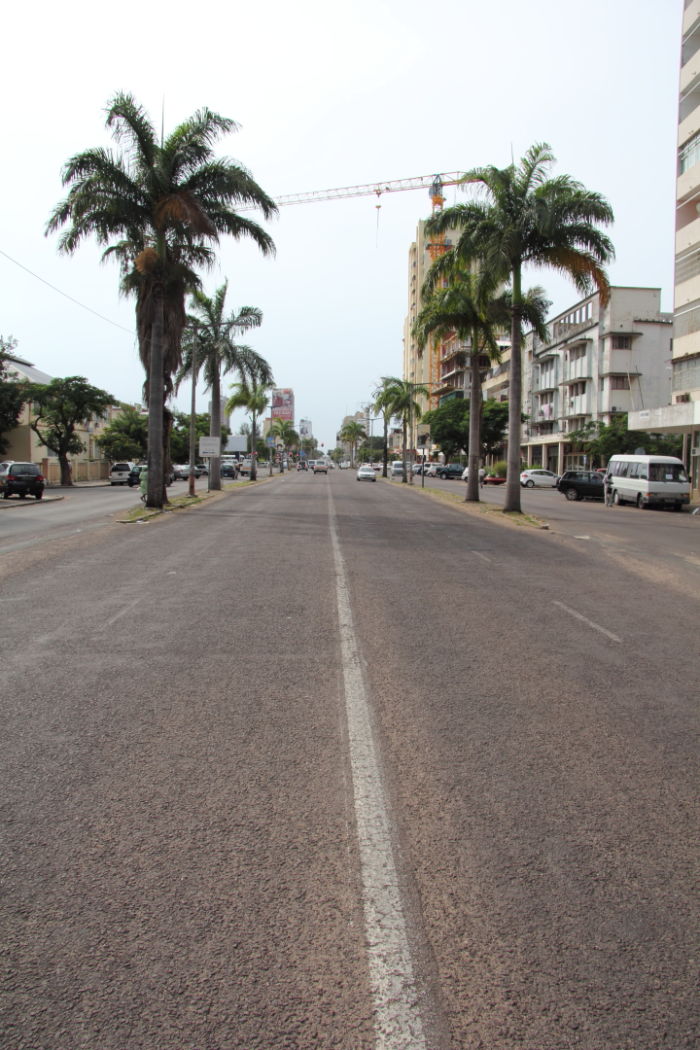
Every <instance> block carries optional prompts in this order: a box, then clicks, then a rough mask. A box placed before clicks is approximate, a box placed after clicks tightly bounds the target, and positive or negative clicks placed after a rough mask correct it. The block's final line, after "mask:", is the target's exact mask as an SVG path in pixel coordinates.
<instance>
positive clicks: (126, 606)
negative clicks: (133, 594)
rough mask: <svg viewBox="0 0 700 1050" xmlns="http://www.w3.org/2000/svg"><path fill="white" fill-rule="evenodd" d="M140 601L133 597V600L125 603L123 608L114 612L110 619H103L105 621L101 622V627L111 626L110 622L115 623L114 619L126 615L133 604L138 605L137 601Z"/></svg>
mask: <svg viewBox="0 0 700 1050" xmlns="http://www.w3.org/2000/svg"><path fill="white" fill-rule="evenodd" d="M140 601H141V599H140V598H134V600H133V602H129V604H128V605H125V606H124V608H123V609H120V610H119V612H118V613H115V614H114V616H113V617H112V619H111V620H106V621H105V622H104V623H103V624H102V627H111V626H112V624H113V623H116V621H117V620H118V619H119V618H120V617H122V616H125V615H126V613H128V612H131V610H132V609H133V608H134V606H135V605H138V603H139V602H140Z"/></svg>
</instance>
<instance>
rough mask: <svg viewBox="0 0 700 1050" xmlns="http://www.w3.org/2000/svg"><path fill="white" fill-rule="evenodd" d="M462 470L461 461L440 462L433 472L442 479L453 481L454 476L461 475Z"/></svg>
mask: <svg viewBox="0 0 700 1050" xmlns="http://www.w3.org/2000/svg"><path fill="white" fill-rule="evenodd" d="M463 470H464V467H463V466H462V464H461V463H442V464H440V465H439V466H438V468H437V470H436V471H435V473H436V475H437V477H439V478H442V479H443V481H454V480H455V479H456V478H461V477H462V472H463Z"/></svg>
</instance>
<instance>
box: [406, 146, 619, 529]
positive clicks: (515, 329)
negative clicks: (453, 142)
mask: <svg viewBox="0 0 700 1050" xmlns="http://www.w3.org/2000/svg"><path fill="white" fill-rule="evenodd" d="M554 159H555V158H554V156H553V154H552V152H551V150H550V147H549V146H548V145H547V144H546V143H541V144H536V145H534V146H532V147H531V148H530V149H529V150H528V152H527V153H526V154H525V156H524V157H523V158H522V159H521V161H520V162H519V164H518V165H516V164H515V163H513V164H511V165H509V167H507V168H496V167H494V166H488V167H479V168H473V169H472V170H471V171H469V172H467V174H466V175H465V176H464V179H463V182H464V183H465V184H467V185H472V184H474V185H477V186H478V187H480V188H481V189H482V190H483V191H484V192H485V195H486V199H485V200H472V201H470V202H469V203H467V204H458V205H456V206H454V207H452V208H445V209H444V210H443V211H442V212H439V213H438V214H436V215H434V216H432V217H431V218H430V219H429V220H428V221H427V223H426V231H427V232H428V234H429V235H433V234H438V233H445V232H447V231H448V230H451V229H456V230H458V231H459V236H458V239H457V242H456V244H455V246H454V248H452V249H451V251H450V252H447V253H446V255H445V256H443V260H444V261H443V260H440V262H441V263H442V265H443V266H445V267H446V268H448V269H449V267H450V266H451V265H453V260H451V259H449V258H448V256H450V255H453V256H454V257H456V258H457V259H459V260H461V262H462V263H464V264H467V265H469V264H471V263H472V262H474V261H476V263H477V265H478V266H479V267H480V268H482V269H483V270H484V272H486V273H488V274H490V275H491V277H492V278H493V279H494V280H497V279H500V280H502V281H503V282H504V283H505V282H508V281H509V282H510V284H511V288H512V304H511V362H510V384H509V392H508V393H509V404H510V419H509V423H508V475H507V480H506V496H505V505H504V510H505V511H519V510H520V432H521V430H520V414H521V401H522V360H521V344H522V322H523V288H522V284H523V267H525V266H527V265H533V266H546V267H550V268H551V269H554V270H556V271H557V272H558V273H563V274H566V275H568V276H569V277H570V278H571V279H572V281H573V283H574V285H575V286H576V288H577V289H578V291H579V292H580V293H581V294H584V295H585V294H588V293H589V292H590V290H591V289H592V288H593V287H595V288H597V290H598V292H599V293H600V298H601V303H605V302H606V301H607V299H608V298H609V283H608V278H607V275H606V273H605V270H604V266H605V265H606V264H607V263H608V262H609V261H610V260H611V259H612V258H613V255H614V251H613V246H612V243H611V241H610V240H609V238H608V237H607V236H606V235H605V234H604V233H603V232H602V230H601V229H600V227H601V226H607V225H609V224H610V223H611V222H612V221H613V213H612V209H611V207H610V205H609V204H608V202H607V201H606V200H605V198H604V197H602V196H601V195H600V194H598V193H594V192H592V191H590V190H587V189H585V188H584V187H583V186H582V185H581V183H579V182H576V181H574V180H573V179H572V178H570V177H569V176H568V175H561V176H559V177H558V178H547V172H548V169H549V168H550V166H551V165H552V163H553V162H554ZM439 274H440V267H439V266H438V267H437V268H436V272H435V274H434V280H437V279H438V277H439Z"/></svg>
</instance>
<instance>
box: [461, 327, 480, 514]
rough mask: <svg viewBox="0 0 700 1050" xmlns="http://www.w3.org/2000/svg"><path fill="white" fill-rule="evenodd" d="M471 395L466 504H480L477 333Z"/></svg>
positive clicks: (473, 355)
mask: <svg viewBox="0 0 700 1050" xmlns="http://www.w3.org/2000/svg"><path fill="white" fill-rule="evenodd" d="M470 364H471V368H470V374H471V393H470V395H469V455H468V456H467V463H468V464H469V477H468V479H467V494H466V496H465V497H464V501H465V503H478V502H479V461H480V459H481V371H480V369H479V345H478V340H477V338H476V332H473V333H472V352H471V358H470Z"/></svg>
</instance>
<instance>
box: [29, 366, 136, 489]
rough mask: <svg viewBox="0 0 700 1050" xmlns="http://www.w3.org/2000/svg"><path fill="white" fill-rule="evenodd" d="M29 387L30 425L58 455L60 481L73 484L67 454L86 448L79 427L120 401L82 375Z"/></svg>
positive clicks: (63, 483) (73, 453) (77, 453)
mask: <svg viewBox="0 0 700 1050" xmlns="http://www.w3.org/2000/svg"><path fill="white" fill-rule="evenodd" d="M29 391H30V396H31V399H32V416H33V419H31V420H30V423H29V425H30V427H31V428H32V430H33V431H34V433H35V434H36V436H37V437H38V438H39V440H40V441H41V443H42V444H43V445H46V447H47V448H48V449H50V450H51V452H54V453H55V454H56V456H57V457H58V462H59V465H60V468H61V485H72V484H73V479H72V477H71V469H70V462H69V460H68V457H69V456H71V455H72V456H77V455H79V454H80V453H81V452H84V451H85V445H84V443H83V442H82V441H81V439H80V437H79V436H78V434H77V431H78V430H79V429H81V428H82V427H85V426H87V424H88V423H90V422H91V421H92V420H93V419H95V418H96V417H99V416H103V415H104V413H105V412H106V411H107V409H108V408H109V407H110V406H111V405H115V404H117V402H116V400H115V399H114V398H113V397H112V395H111V394H108V393H107V391H106V390H100V388H99V387H96V386H90V384H89V383H88V381H87V380H86V379H83V377H82V376H70V377H69V378H67V379H52V380H51V382H50V383H32V384H31V386H30V387H29Z"/></svg>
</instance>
